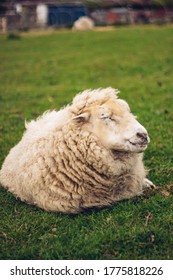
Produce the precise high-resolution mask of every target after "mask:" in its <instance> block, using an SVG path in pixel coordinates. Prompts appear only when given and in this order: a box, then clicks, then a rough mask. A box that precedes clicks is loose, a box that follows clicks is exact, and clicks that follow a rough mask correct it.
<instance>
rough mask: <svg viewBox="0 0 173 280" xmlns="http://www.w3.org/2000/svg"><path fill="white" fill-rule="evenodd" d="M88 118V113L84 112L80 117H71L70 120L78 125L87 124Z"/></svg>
mask: <svg viewBox="0 0 173 280" xmlns="http://www.w3.org/2000/svg"><path fill="white" fill-rule="evenodd" d="M89 117H90V113H89V112H85V113H82V114H80V115H77V116H75V117H73V119H72V120H74V121H76V122H78V123H83V122H87V121H88V120H89Z"/></svg>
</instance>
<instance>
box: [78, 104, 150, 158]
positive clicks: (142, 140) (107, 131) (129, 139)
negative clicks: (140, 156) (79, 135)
mask: <svg viewBox="0 0 173 280" xmlns="http://www.w3.org/2000/svg"><path fill="white" fill-rule="evenodd" d="M83 116H85V117H84V118H85V121H86V125H87V129H89V130H90V131H91V132H92V133H94V134H95V135H96V136H97V137H98V139H99V141H100V142H101V143H102V145H104V146H105V147H106V148H108V149H110V150H112V151H122V152H136V153H140V152H143V151H144V150H145V149H146V148H147V144H148V143H149V142H150V139H149V136H148V133H147V131H146V129H145V128H144V127H143V126H142V125H141V124H140V123H139V122H138V121H137V120H136V118H135V117H134V116H133V115H132V114H131V113H130V108H129V106H128V104H127V103H126V102H125V101H123V100H121V99H117V100H110V101H107V102H106V103H104V104H102V105H95V106H93V107H91V108H89V110H87V112H85V113H84V114H83Z"/></svg>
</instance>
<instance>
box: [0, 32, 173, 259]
mask: <svg viewBox="0 0 173 280" xmlns="http://www.w3.org/2000/svg"><path fill="white" fill-rule="evenodd" d="M172 32H173V30H172V28H171V27H160V28H158V27H153V28H150V27H148V28H142V27H136V28H117V29H115V30H113V31H109V32H95V31H94V32H86V33H73V32H70V31H69V32H55V33H54V34H46V35H35V34H30V35H22V36H21V38H20V39H19V40H10V39H7V38H6V37H5V36H1V37H0V164H1V163H2V162H3V160H4V158H5V156H6V155H7V153H8V152H9V150H10V148H11V147H13V146H14V145H15V144H16V143H17V142H18V141H19V140H20V138H21V136H22V133H23V131H24V120H25V119H27V120H30V119H33V118H36V117H37V116H38V115H40V114H41V113H43V112H44V111H45V110H48V109H53V108H57V109H59V108H60V107H61V106H63V105H65V104H67V103H68V102H70V101H71V100H72V97H73V96H74V95H75V94H76V93H78V92H79V91H82V90H84V89H86V88H98V87H107V86H112V87H115V88H118V89H120V91H121V94H120V97H121V98H123V99H125V100H127V102H128V103H129V104H130V107H131V109H132V111H133V113H134V114H136V115H137V116H138V119H139V121H140V122H141V123H142V124H143V125H144V126H145V127H146V128H147V130H148V132H149V134H150V137H151V144H150V145H149V148H148V150H147V151H146V153H145V158H144V161H145V165H146V166H147V168H149V169H150V173H149V178H150V179H151V180H152V181H153V182H154V183H155V184H156V185H158V186H160V190H159V191H157V192H156V193H155V194H154V195H151V196H145V197H144V196H143V197H138V198H134V199H132V200H128V201H122V202H119V203H117V204H115V205H114V206H112V207H111V208H105V209H103V210H99V211H98V210H96V209H92V210H89V211H87V212H85V213H83V214H79V215H63V214H60V213H47V212H44V211H42V210H40V209H38V208H36V207H34V206H30V205H26V204H25V203H22V202H21V201H20V200H16V199H15V198H14V197H13V196H12V195H11V194H10V193H7V192H6V190H4V189H3V188H1V189H0V213H1V221H0V247H1V248H0V258H1V259H172V258H173V250H172V248H173V197H172V194H171V193H172V188H171V186H170V185H171V184H172V183H173V126H172V123H173V36H172ZM16 168H17V166H16Z"/></svg>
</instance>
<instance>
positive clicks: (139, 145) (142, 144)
mask: <svg viewBox="0 0 173 280" xmlns="http://www.w3.org/2000/svg"><path fill="white" fill-rule="evenodd" d="M129 143H130V144H131V145H132V146H135V147H146V146H147V145H148V141H145V142H131V141H129Z"/></svg>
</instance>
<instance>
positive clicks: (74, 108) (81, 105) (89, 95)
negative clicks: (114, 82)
mask: <svg viewBox="0 0 173 280" xmlns="http://www.w3.org/2000/svg"><path fill="white" fill-rule="evenodd" d="M118 93H119V90H118V89H113V88H111V87H108V88H106V89H105V88H104V89H102V88H99V89H96V90H85V91H83V92H82V93H79V94H78V95H76V96H75V98H74V99H73V102H72V104H71V106H70V111H71V112H72V113H73V114H80V113H82V112H83V111H84V110H85V108H87V107H90V106H92V105H93V104H96V103H97V104H100V105H101V104H103V103H105V102H106V101H107V100H109V99H114V100H115V99H117V98H118Z"/></svg>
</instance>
